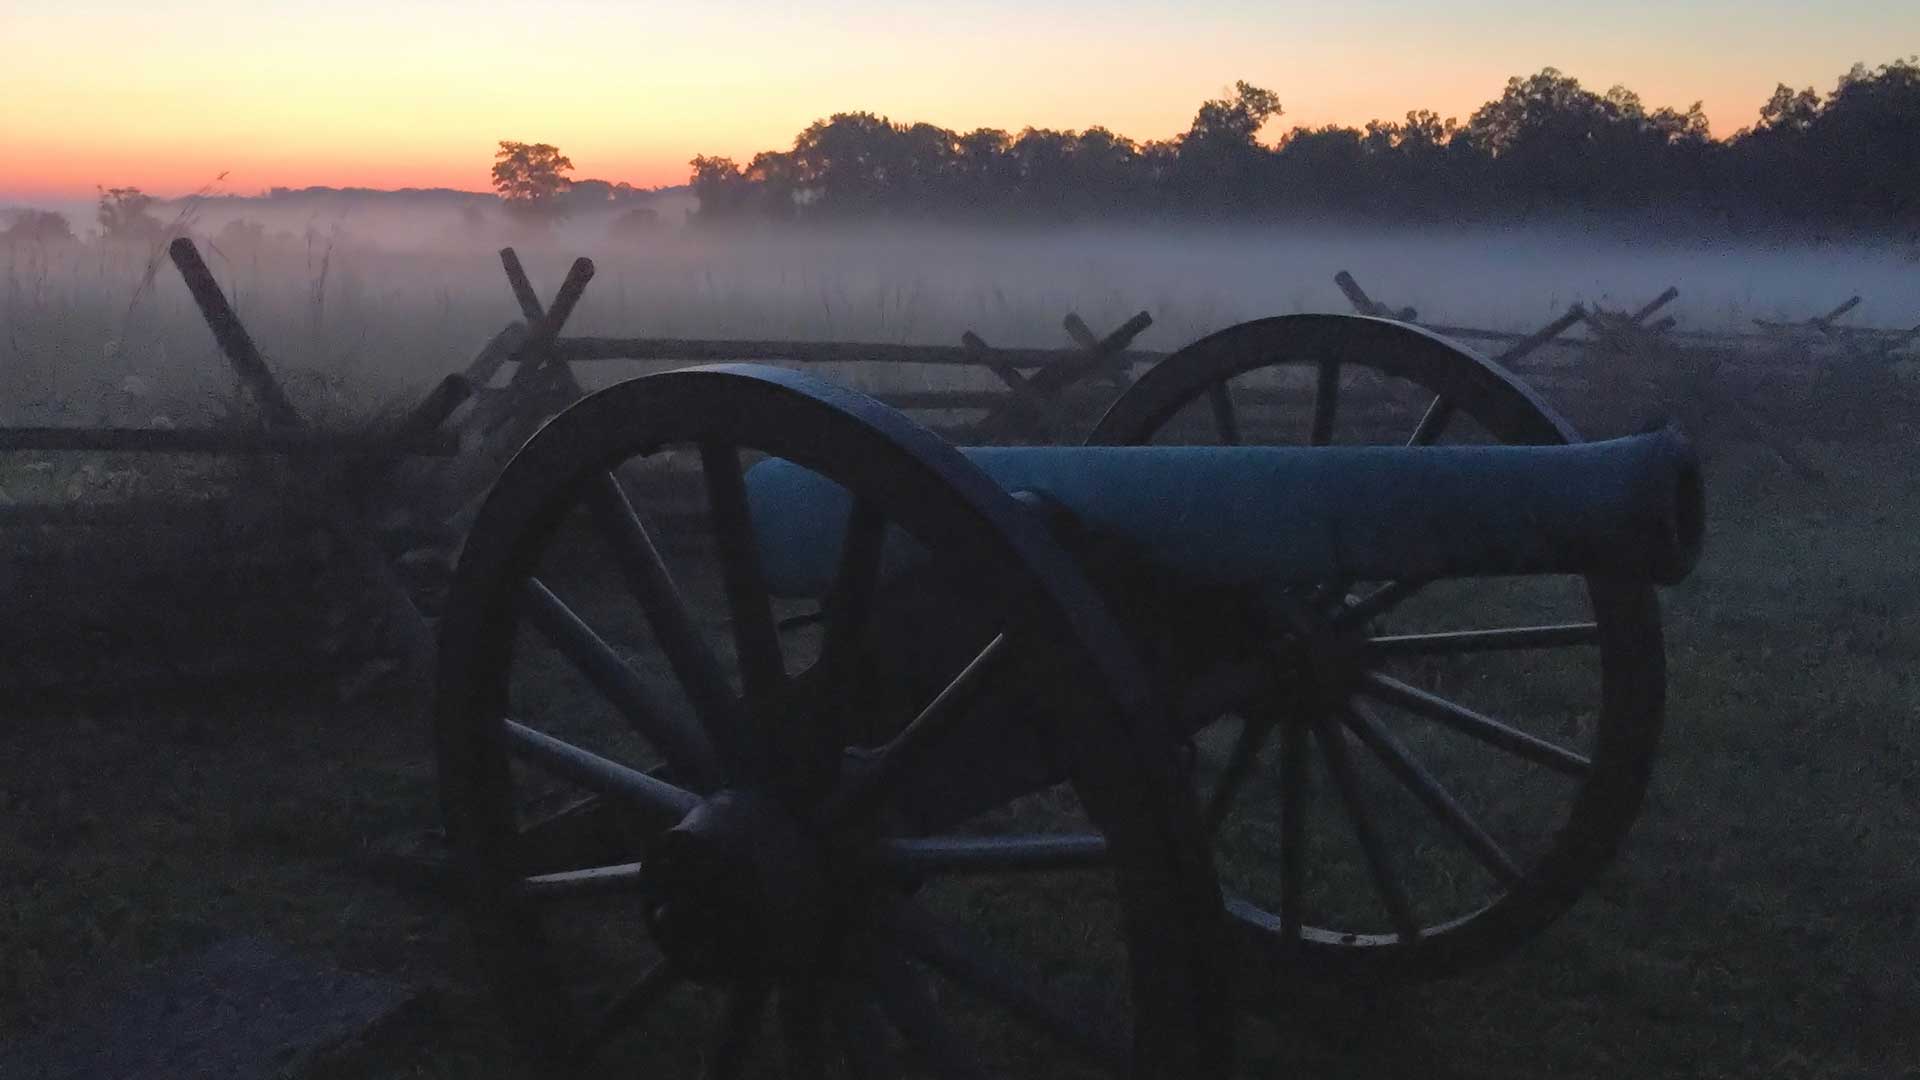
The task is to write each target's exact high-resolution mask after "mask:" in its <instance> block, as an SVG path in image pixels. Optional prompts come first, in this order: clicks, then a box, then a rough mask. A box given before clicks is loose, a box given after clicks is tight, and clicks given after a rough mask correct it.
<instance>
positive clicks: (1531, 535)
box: [747, 428, 1705, 596]
mask: <svg viewBox="0 0 1920 1080" xmlns="http://www.w3.org/2000/svg"><path fill="white" fill-rule="evenodd" d="M963 452H964V453H965V454H966V455H967V457H968V458H970V459H971V460H972V461H973V462H974V463H975V464H976V465H978V466H979V467H980V468H981V469H982V470H984V471H985V472H986V473H987V475H988V476H990V477H992V478H993V479H994V481H995V482H997V483H998V484H999V485H1000V486H1001V487H1003V488H1005V489H1006V490H1008V491H1010V492H1015V493H1023V492H1031V493H1034V494H1036V495H1039V496H1041V497H1042V498H1043V499H1045V500H1046V501H1049V502H1051V503H1053V504H1055V505H1056V506H1058V507H1061V508H1064V509H1065V510H1066V511H1067V512H1069V513H1071V514H1072V515H1073V517H1074V518H1075V519H1076V520H1078V521H1079V522H1080V523H1082V524H1083V525H1085V526H1086V527H1088V528H1089V529H1091V530H1092V531H1093V532H1095V533H1096V534H1098V535H1102V536H1109V537H1117V538H1120V539H1123V540H1125V541H1127V542H1129V543H1131V544H1133V545H1134V546H1135V547H1136V548H1138V549H1139V551H1140V553H1141V554H1143V555H1145V556H1146V557H1148V558H1149V559H1151V560H1152V561H1154V562H1155V563H1157V564H1159V565H1161V566H1163V567H1165V568H1167V569H1168V570H1171V571H1172V572H1174V573H1176V574H1179V575H1182V576H1183V577H1185V578H1186V579H1187V580H1190V581H1192V582H1194V583H1196V584H1206V585H1241V584H1253V583H1282V584H1285V583H1310V582H1323V581H1338V580H1388V579H1416V580H1425V579H1430V578H1442V577H1479V576H1494V575H1509V574H1589V575H1597V576H1611V577H1624V578H1630V579H1633V580H1641V581H1651V582H1655V583H1658V584H1663V585H1670V584H1673V583H1676V582H1678V581H1680V580H1681V579H1682V578H1684V577H1685V576H1686V575H1687V573H1688V572H1689V571H1690V570H1691V569H1692V568H1693V564H1694V562H1695V561H1696V560H1697V559H1698V557H1699V552H1700V542H1701V534H1702V531H1703V524H1704V516H1705V511H1704V507H1703V505H1702V492H1701V483H1700V468H1699V461H1698V458H1697V457H1696V456H1695V454H1694V452H1693V448H1692V446H1691V444H1689V443H1688V441H1687V440H1686V439H1685V438H1684V437H1683V436H1681V435H1680V433H1679V432H1677V431H1675V430H1673V429H1672V428H1668V429H1665V430H1662V431H1657V432H1653V433H1650V434H1646V435H1636V436H1631V437H1628V438H1621V439H1611V440H1608V441H1604V442H1592V443H1576V444H1572V445H1567V446H1446V447H1434V446H1420V447H1298V448H1295V447H1238V446H1220V447H1214V446H1118V447H1115V446H1086V447H980V448H969V449H966V450H965V451H963ZM747 492H748V500H749V506H750V509H751V512H752V515H753V523H754V532H755V538H756V541H757V543H758V546H759V551H760V558H761V562H762V565H763V568H764V569H765V572H766V575H767V579H768V582H769V584H770V586H771V587H772V588H773V590H774V591H775V592H776V593H779V594H781V595H788V596H818V595H822V594H823V593H824V592H825V591H826V589H827V588H828V586H829V584H830V582H831V581H832V580H833V575H834V571H835V568H836V566H837V565H838V559H839V552H840V545H841V541H842V537H843V536H844V533H845V523H846V520H847V513H848V509H849V503H848V499H847V495H846V492H845V491H844V490H843V489H841V488H839V487H838V486H837V485H835V484H834V483H833V482H832V481H830V480H827V479H826V478H824V477H822V476H820V475H819V474H817V473H813V472H810V471H808V470H806V469H803V468H801V467H799V466H797V465H794V464H792V463H790V462H786V461H782V460H777V459H776V460H768V461H763V462H761V463H759V464H758V465H756V466H755V467H754V468H753V469H751V470H750V471H749V472H748V475H747ZM917 548H918V545H917V544H915V543H914V542H913V541H912V540H910V539H909V538H907V537H905V536H904V535H899V534H897V533H896V534H895V535H893V536H891V537H889V540H888V543H887V548H886V551H887V554H886V559H887V562H888V564H889V565H890V566H891V565H897V564H900V563H903V562H906V561H911V560H912V559H913V557H914V554H913V553H914V551H915V550H916V549H917Z"/></svg>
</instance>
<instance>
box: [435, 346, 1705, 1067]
mask: <svg viewBox="0 0 1920 1080" xmlns="http://www.w3.org/2000/svg"><path fill="white" fill-rule="evenodd" d="M1296 407H1297V408H1296ZM1294 412H1297V413H1298V414H1299V415H1298V416H1291V415H1290V414H1291V413H1294ZM1290 419H1293V420H1304V421H1305V422H1304V424H1300V423H1293V424H1291V428H1292V429H1295V430H1293V432H1292V434H1293V435H1294V436H1296V437H1297V441H1299V442H1302V443H1304V444H1305V445H1302V446H1276V445H1270V444H1272V443H1277V442H1281V441H1283V440H1286V439H1287V438H1288V437H1289V426H1290V424H1289V421H1290ZM1342 421H1344V422H1345V424H1344V427H1343V424H1342ZM1396 424H1399V425H1400V427H1399V428H1397V429H1396V428H1395V427H1394V425H1396ZM1389 440H1390V441H1391V442H1392V443H1394V444H1397V445H1383V444H1386V443H1388V442H1389ZM1703 531H1704V519H1703V510H1702V492H1701V482H1700V475H1699V470H1698V466H1697V462H1696V461H1695V459H1694V457H1693V455H1692V452H1691V450H1690V448H1689V447H1688V445H1687V443H1686V441H1685V440H1684V438H1682V437H1681V436H1680V435H1678V434H1677V433H1675V432H1673V431H1671V430H1658V431H1653V432H1649V433H1647V434H1643V435H1640V436H1634V437H1630V438H1625V439H1617V440H1609V441H1606V442H1599V443H1581V442H1580V441H1579V440H1578V438H1577V437H1576V436H1575V434H1574V433H1573V431H1572V429H1571V427H1570V426H1568V425H1567V424H1566V423H1565V422H1564V421H1563V420H1561V419H1559V417H1558V416H1557V415H1556V414H1555V413H1554V412H1553V411H1552V409H1551V408H1550V407H1548V406H1547V405H1546V404H1545V403H1544V402H1542V401H1541V400H1540V399H1539V398H1538V397H1537V396H1536V395H1534V394H1533V393H1532V392H1531V391H1529V390H1528V389H1527V388H1526V387H1524V386H1523V385H1522V384H1520V383H1519V382H1518V381H1517V380H1516V379H1514V378H1513V376H1511V375H1510V374H1508V373H1507V372H1505V371H1503V370H1502V369H1500V368H1499V367H1497V366H1496V365H1494V364H1492V363H1490V362H1488V361H1486V360H1484V359H1481V358H1479V357H1477V356H1476V355H1474V354H1472V353H1471V352H1468V351H1467V350H1464V349H1461V348H1458V347H1457V346H1454V345H1452V344H1450V343H1448V342H1446V341H1444V340H1442V339H1440V338H1437V337H1434V336H1433V335H1430V334H1428V333H1426V332H1424V331H1419V330H1416V329H1412V328H1409V327H1406V326H1404V325H1400V324H1396V323H1391V322H1387V321H1383V320H1377V319H1371V318H1358V317H1333V316H1288V317H1282V318H1276V319H1265V320H1259V321H1256V322H1253V323H1246V324H1242V325H1240V326H1237V327H1234V328H1231V329H1229V330H1226V331H1222V332H1220V333H1218V334H1215V335H1212V336H1210V337H1208V338H1205V339H1203V340H1201V341H1200V342H1197V343H1195V344H1194V345H1191V346H1189V347H1187V348H1186V349H1183V350H1180V351H1179V352H1176V353H1175V354H1173V355H1172V356H1170V357H1168V358H1167V359H1166V360H1164V361H1163V362H1161V363H1160V364H1159V365H1157V366H1155V367H1154V368H1153V369H1152V370H1150V371H1148V372H1147V373H1146V374H1145V375H1143V376H1142V377H1141V378H1140V379H1139V380H1137V381H1136V382H1135V383H1134V384H1133V385H1132V386H1131V387H1130V388H1129V389H1128V390H1127V391H1126V392H1125V393H1124V394H1123V395H1122V396H1121V398H1120V399H1119V400H1118V401H1117V402H1116V403H1115V404H1114V405H1113V407H1112V408H1111V409H1110V410H1109V411H1108V412H1107V414H1106V415H1105V417H1104V418H1103V419H1102V420H1101V421H1100V423H1099V424H1098V425H1097V426H1096V427H1095V428H1094V430H1093V432H1092V433H1091V436H1090V437H1089V439H1088V440H1087V445H1085V446H1082V447H1019V448H969V449H964V450H963V449H960V448H956V447H953V446H951V445H949V444H947V443H945V442H944V441H942V440H941V439H940V438H938V437H937V436H935V435H933V434H932V433H931V432H929V431H928V430H926V429H925V428H923V427H920V426H919V425H917V424H915V423H914V422H912V421H911V420H909V419H907V418H906V417H904V416H903V415H902V414H900V413H898V412H895V411H894V410H892V409H889V408H887V407H886V406H884V405H881V404H880V403H879V402H877V401H875V400H873V399H871V398H868V397H866V396H865V395H862V394H859V393H856V392H854V391H851V390H847V389H844V388H841V387H838V386H835V385H833V384H831V383H827V382H825V381H822V380H819V379H816V378H812V377H810V376H805V375H801V374H799V373H796V372H793V371H789V370H785V369H781V368H772V367H763V366H757V365H748V364H739V365H718V366H710V367H700V368H691V369H685V370H680V371H673V372H666V373H662V374H656V375H648V376H643V377H641V378H638V379H634V380H631V381H628V382H624V383H620V384H617V385H615V386H613V387H610V388H608V389H606V390H603V391H600V392H598V393H595V394H592V395H589V396H588V397H586V398H584V399H583V400H581V401H579V402H578V403H576V404H575V405H573V406H571V407H570V408H568V409H567V410H565V411H564V412H562V413H561V414H560V415H558V416H557V417H555V418H554V419H553V420H552V421H551V422H549V423H548V424H547V425H546V426H545V427H543V428H542V429H541V430H540V431H539V432H538V433H536V434H535V435H534V436H533V437H532V438H531V439H530V440H529V441H528V442H527V444H526V445H525V446H524V447H523V448H522V449H521V450H520V451H519V453H518V454H517V455H516V456H515V457H514V459H513V460H512V462H511V463H510V464H509V465H508V466H507V468H506V470H505V472H504V473H503V474H502V476H501V477H500V479H499V480H498V482H497V483H496V484H495V485H494V487H493V489H492V490H491V492H490V493H489V495H488V496H487V499H486V501H485V503H484V504H483V505H482V506H481V508H480V510H479V513H478V515H477V517H476V518H475V520H474V523H473V526H472V530H471V532H470V533H469V535H468V537H467V540H466V543H465V548H464V550H463V552H462V554H461V558H460V562H459V566H458V568H457V570H456V573H455V575H454V579H453V583H452V586H451V588H450V590H449V593H448V596H447V600H446V606H445V616H444V621H443V624H442V627H441V631H440V647H439V662H438V668H437V676H436V678H437V685H436V700H435V724H436V739H437V758H438V766H439V773H440V784H441V801H442V808H443V812H444V814H445V818H446V824H447V830H448V834H449V837H450V838H451V839H452V840H453V841H454V843H455V846H456V849H457V851H458V853H459V857H460V862H461V864H462V867H463V872H464V881H465V883H466V889H465V895H466V898H467V904H468V909H469V913H470V917H471V920H472V922H473V925H474V927H475V931H476V940H477V942H478V956H479V959H480V961H481V963H482V966H483V968H484V970H485V971H486V972H487V974H488V976H489V978H490V981H491V983H492V985H493V987H494V990H495V992H496V994H497V996H499V997H500V998H501V999H502V1002H503V1004H504V1005H505V1007H506V1014H507V1015H508V1016H509V1017H510V1018H512V1019H513V1020H514V1021H515V1022H516V1024H517V1025H518V1026H519V1027H521V1028H522V1029H523V1030H524V1031H525V1033H526V1035H527V1036H528V1038H529V1039H530V1040H531V1041H532V1042H533V1044H534V1045H536V1046H537V1047H538V1048H539V1049H540V1050H541V1052H542V1053H543V1054H544V1055H546V1056H547V1057H548V1058H549V1059H550V1060H556V1061H560V1062H570V1063H575V1064H581V1063H585V1062H588V1061H592V1060H595V1059H597V1058H601V1057H604V1056H608V1055H616V1054H629V1053H643V1054H645V1055H646V1056H647V1057H648V1059H649V1062H650V1065H651V1066H652V1067H653V1068H655V1069H656V1070H657V1071H661V1072H672V1071H674V1070H675V1069H684V1070H686V1071H688V1072H699V1073H702V1074H704V1075H713V1076H734V1075H748V1074H754V1073H756V1072H757V1071H758V1070H760V1069H762V1068H764V1067H766V1066H768V1065H769V1064H773V1063H778V1064H783V1065H784V1067H785V1068H786V1070H787V1072H788V1074H789V1075H795V1076H825V1075H828V1074H834V1075H839V1074H843V1073H844V1074H846V1075H851V1076H856V1077H868V1076H895V1075H932V1076H941V1077H944V1076H981V1075H1053V1074H1056V1073H1061V1072H1066V1071H1072V1070H1083V1071H1087V1072H1091V1073H1093V1074H1102V1073H1104V1074H1115V1073H1123V1074H1130V1075H1138V1076H1169V1077H1171V1076H1205V1075H1222V1074H1224V1073H1225V1072H1226V1071H1227V1070H1228V1069H1229V1068H1230V1066H1231V1062H1232V1044H1233V1038H1232V1036H1233V1028H1234V1022H1235V1016H1236V1014H1237V1011H1238V1010H1239V1009H1242V1008H1263V1007H1272V1004H1273V999H1274V997H1275V990H1276V989H1277V988H1278V987H1281V986H1283V985H1284V984H1285V983H1286V981H1287V980H1289V979H1292V978H1296V977H1301V976H1304V975H1309V974H1321V975H1327V976H1330V977H1341V978H1366V979H1378V978H1401V977H1418V976H1433V975H1440V974H1445V973H1449V972H1454V971H1458V970H1461V969H1463V968H1466V967H1469V966H1472V965H1475V964H1479V963H1483V962H1486V961H1488V960H1490V959H1492V958H1494V957H1496V956H1498V955H1500V954H1502V953H1504V952H1505V951H1507V950H1510V949H1512V948H1514V947H1516V946H1518V945H1519V944H1520V943H1521V942H1523V941H1525V940H1527V939H1528V938H1530V937H1532V936H1534V935H1535V934H1537V933H1539V932H1540V931H1541V930H1542V929H1544V928H1545V927H1546V926H1547V925H1548V924H1549V923H1550V922H1551V921H1552V920H1553V919H1554V918H1556V917H1557V916H1558V915H1559V914H1560V913H1562V912H1563V911H1564V910H1565V909H1566V908H1567V907H1568V906H1569V905H1571V904H1572V903H1573V902H1574V901H1575V900H1576V899H1577V898H1578V896H1579V895H1580V894H1581V893H1582V892H1583V891H1584V890H1585V889H1586V888H1587V886H1588V885H1589V884H1590V883H1591V882H1592V880H1593V878H1594V876H1595V875H1596V874H1598V873H1599V872H1600V871H1601V870H1602V869H1603V868H1604V867H1605V865H1606V864H1607V862H1608V860H1609V859H1610V857H1611V856H1612V854H1613V853H1614V851H1615V850H1616V849H1617V848H1618V846H1619V844H1620V842H1621V841H1622V839H1623V837H1624V836H1625V834H1626V832H1627V831H1628V828H1629V827H1630V825H1631V823H1632V821H1633V818H1634V817H1635V816H1636V815H1637V812H1638V807H1639V804H1640V801H1641V798H1642V795H1643V793H1644V790H1645V786H1646V783H1647V778H1648V774H1649V770H1650V767H1651V761H1652V756H1653V750H1654V747H1655V745H1656V743H1657V741H1658V737H1659V732H1660V728H1661V723H1662V717H1663V712H1664V700H1663V698H1664V683H1665V678H1664V668H1663V663H1664V659H1663V656H1664V654H1663V648H1662V646H1661V640H1660V619H1659V609H1658V603H1657V600H1656V598H1655V595H1654V587H1655V586H1656V585H1659V584H1671V583H1675V582H1677V581H1679V580H1681V579H1682V578H1683V577H1684V576H1685V575H1686V574H1687V573H1688V571H1689V570H1690V569H1691V568H1692V566H1693V565H1694V563H1695V561H1696V560H1697V558H1698V555H1699V551H1700V546H1701V538H1702V534H1703ZM688 1030H697V1031H699V1032H701V1035H700V1036H699V1037H698V1038H686V1037H684V1036H683V1033H684V1032H686V1031H688Z"/></svg>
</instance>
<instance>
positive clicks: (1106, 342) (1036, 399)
mask: <svg viewBox="0 0 1920 1080" xmlns="http://www.w3.org/2000/svg"><path fill="white" fill-rule="evenodd" d="M1061 324H1062V325H1063V326H1064V327H1065V328H1066V331H1067V336H1068V337H1070V338H1072V339H1073V341H1074V344H1076V345H1078V346H1079V347H1080V352H1079V353H1078V354H1074V355H1069V356H1066V357H1063V358H1062V359H1060V360H1058V361H1056V362H1054V363H1052V364H1049V365H1047V366H1046V367H1043V368H1039V369H1037V370H1035V371H1034V372H1033V373H1032V374H1029V375H1022V374H1021V373H1020V372H1019V371H1016V370H1015V369H1014V367H1013V365H1011V364H1008V363H1005V362H1003V361H997V360H996V359H995V357H994V351H995V350H994V349H993V348H992V347H991V346H989V345H988V344H987V343H986V342H985V341H984V340H982V339H981V337H980V335H978V334H976V333H974V332H973V331H971V330H969V331H967V332H966V333H964V334H962V335H960V341H961V344H962V345H964V346H965V347H966V348H967V350H968V351H969V352H970V353H972V354H973V355H974V357H975V358H976V359H978V360H979V362H980V363H981V364H983V365H985V366H986V368H987V369H988V370H989V371H992V372H993V373H994V375H995V376H997V377H998V378H999V379H1000V381H1001V382H1003V383H1005V384H1006V386H1007V389H1008V390H1009V391H1011V398H1010V399H1009V400H1008V401H1007V402H1006V403H1005V404H1004V405H1001V406H999V407H998V408H994V409H990V410H989V411H988V412H987V415H986V416H983V417H981V418H980V419H979V420H976V421H974V422H973V423H972V424H969V425H967V426H966V427H965V428H963V429H962V430H961V432H960V435H961V437H962V438H963V439H993V438H1005V437H1009V436H1011V437H1015V438H1043V437H1045V436H1046V435H1048V434H1050V433H1057V432H1059V431H1061V430H1062V429H1064V428H1065V427H1066V417H1065V416H1064V413H1063V405H1062V402H1061V401H1060V395H1061V393H1062V391H1064V390H1066V388H1067V387H1069V386H1072V385H1073V384H1075V383H1077V382H1079V381H1081V380H1082V379H1085V378H1087V377H1089V376H1091V375H1094V374H1097V373H1100V372H1102V371H1104V372H1106V373H1107V374H1109V375H1115V376H1118V374H1119V371H1120V368H1121V361H1120V357H1121V354H1123V353H1125V352H1126V350H1127V347H1128V346H1129V345H1131V344H1133V339H1134V338H1136V337H1139V336H1140V334H1141V332H1143V331H1144V330H1146V329H1147V328H1148V327H1150V326H1152V325H1153V316H1151V315H1149V314H1147V313H1146V312H1144V311H1142V312H1140V313H1138V314H1136V315H1134V316H1133V317H1132V318H1131V319H1128V320H1127V321H1126V322H1124V323H1122V324H1120V326H1119V327H1118V328H1117V329H1115V330H1114V331H1113V332H1112V333H1110V334H1108V335H1107V336H1106V337H1104V338H1103V337H1098V336H1096V335H1095V334H1094V332H1093V330H1092V329H1091V328H1089V327H1088V326H1087V324H1086V320H1084V319H1082V318H1080V316H1079V315H1077V314H1074V313H1071V312H1069V313H1068V314H1067V316H1066V318H1064V319H1062V320H1061Z"/></svg>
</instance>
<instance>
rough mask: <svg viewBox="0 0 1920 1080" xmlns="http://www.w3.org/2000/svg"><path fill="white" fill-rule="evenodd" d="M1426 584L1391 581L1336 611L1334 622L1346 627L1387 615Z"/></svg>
mask: <svg viewBox="0 0 1920 1080" xmlns="http://www.w3.org/2000/svg"><path fill="white" fill-rule="evenodd" d="M1426 585H1427V583H1426V582H1424V581H1389V582H1387V583H1386V584H1385V585H1382V586H1380V587H1379V588H1377V589H1375V590H1373V591H1372V592H1370V593H1368V594H1367V595H1365V596H1363V597H1361V598H1360V599H1359V600H1357V601H1355V602H1354V603H1351V604H1348V605H1346V606H1345V607H1344V608H1342V609H1341V610H1339V611H1337V612H1335V613H1334V615H1333V619H1332V623H1333V625H1334V626H1335V627H1337V628H1342V629H1344V628H1346V627H1350V626H1354V625H1357V624H1359V623H1363V622H1366V621H1367V620H1368V619H1371V618H1374V617H1376V616H1379V615H1385V614H1386V613H1387V612H1389V611H1392V610H1393V609H1394V608H1396V607H1398V606H1399V605H1400V604H1401V603H1403V602H1404V601H1406V600H1407V599H1409V598H1410V597H1412V596H1413V594H1414V593H1417V592H1419V591H1420V590H1421V589H1424V588H1426Z"/></svg>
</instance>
